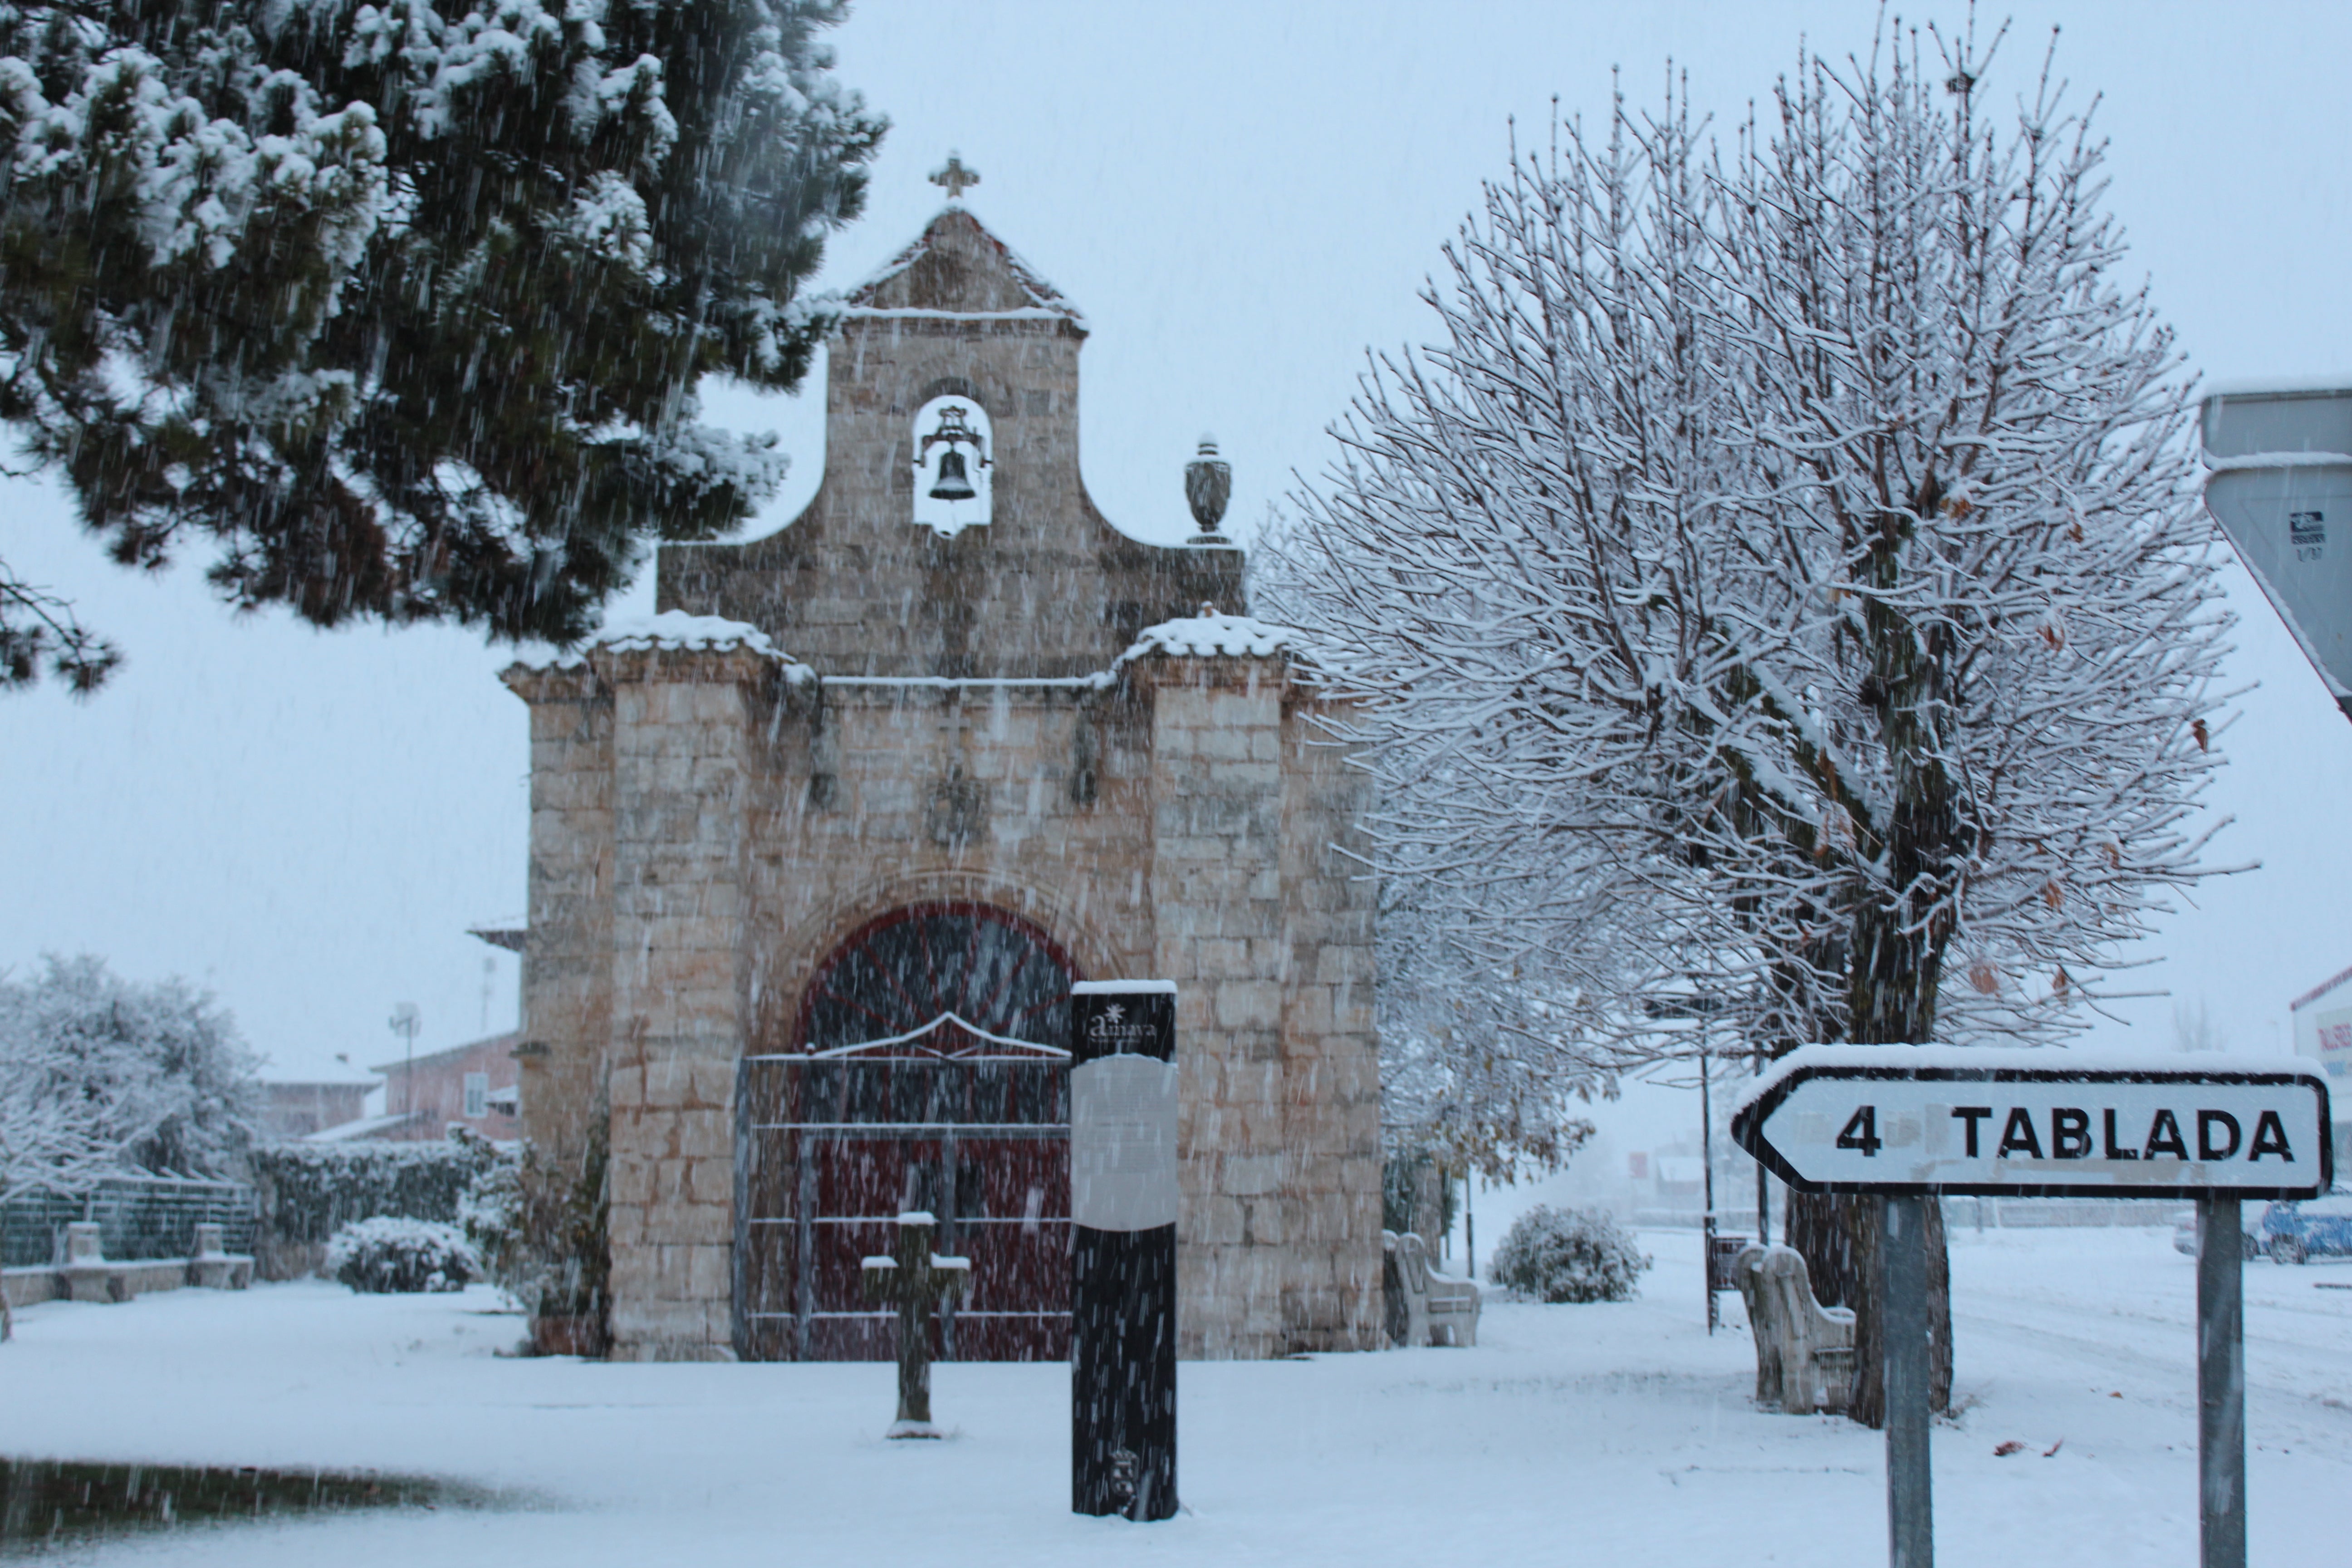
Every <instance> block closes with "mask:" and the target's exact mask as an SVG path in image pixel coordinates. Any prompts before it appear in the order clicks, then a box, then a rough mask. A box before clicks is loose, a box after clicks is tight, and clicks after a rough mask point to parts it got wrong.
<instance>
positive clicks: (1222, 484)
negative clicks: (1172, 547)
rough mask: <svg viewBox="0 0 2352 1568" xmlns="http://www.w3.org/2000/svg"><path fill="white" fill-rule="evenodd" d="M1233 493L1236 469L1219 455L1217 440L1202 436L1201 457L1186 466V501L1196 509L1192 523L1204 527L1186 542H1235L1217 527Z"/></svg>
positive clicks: (1224, 543) (1219, 543)
mask: <svg viewBox="0 0 2352 1568" xmlns="http://www.w3.org/2000/svg"><path fill="white" fill-rule="evenodd" d="M1233 494H1234V466H1233V465H1232V464H1231V463H1228V462H1226V461H1225V460H1224V459H1223V458H1220V457H1218V456H1217V441H1216V437H1213V436H1203V437H1201V451H1200V455H1199V456H1198V457H1196V458H1193V459H1192V461H1191V462H1189V463H1187V464H1185V465H1184V500H1185V503H1186V504H1187V505H1189V506H1190V507H1191V508H1192V521H1194V522H1196V523H1198V524H1200V526H1201V531H1200V532H1198V533H1196V534H1194V535H1193V536H1192V538H1191V539H1188V540H1186V541H1185V542H1186V543H1187V544H1216V545H1229V544H1231V543H1232V541H1230V540H1228V539H1227V538H1226V537H1225V536H1224V535H1223V534H1222V533H1219V532H1218V531H1217V524H1218V523H1219V522H1221V521H1223V520H1224V515H1225V503H1226V502H1227V501H1228V500H1232V499H1233Z"/></svg>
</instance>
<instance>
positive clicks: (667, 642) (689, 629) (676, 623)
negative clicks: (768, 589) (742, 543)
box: [515, 610, 816, 681]
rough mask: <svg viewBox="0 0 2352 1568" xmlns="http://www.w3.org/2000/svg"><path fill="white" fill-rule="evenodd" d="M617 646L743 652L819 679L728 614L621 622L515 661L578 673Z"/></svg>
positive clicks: (677, 613)
mask: <svg viewBox="0 0 2352 1568" xmlns="http://www.w3.org/2000/svg"><path fill="white" fill-rule="evenodd" d="M599 647H605V648H611V649H613V650H614V651H615V652H619V653H636V652H643V651H646V650H647V649H652V648H659V649H662V650H664V651H667V652H679V653H722V652H725V651H727V650H729V649H731V648H739V647H740V648H741V649H743V650H744V651H746V652H748V653H754V654H758V655H759V656H760V657H761V658H772V659H774V660H775V661H776V662H777V663H778V664H781V665H782V666H783V667H784V673H785V675H786V676H787V677H788V678H790V679H793V680H795V681H800V680H806V679H811V678H813V677H814V675H815V674H816V671H814V670H813V669H811V668H809V667H808V666H807V665H804V664H802V663H800V662H799V661H798V660H796V659H794V658H792V657H791V656H790V655H788V654H786V653H785V652H784V650H783V649H782V648H780V647H777V646H776V645H775V644H774V642H772V640H770V638H769V637H768V634H767V633H765V632H763V631H761V629H760V628H759V627H757V626H753V625H751V623H750V622H748V621H730V620H729V619H728V618H727V617H726V616H690V615H688V614H687V613H686V612H685V611H684V610H664V611H663V612H662V613H661V614H659V615H657V616H642V617H637V618H634V619H630V620H626V621H619V622H615V623H614V625H612V626H606V627H605V628H604V630H603V631H600V632H598V633H597V634H596V635H595V636H594V637H590V638H589V639H588V640H587V641H586V642H583V643H579V644H576V645H574V646H573V647H569V648H565V649H562V650H561V651H559V652H551V653H543V654H525V655H523V656H522V657H521V658H518V659H516V660H515V662H516V663H517V664H519V665H520V666H522V667H523V668H526V669H577V668H579V667H580V666H582V665H583V664H585V663H586V662H587V660H588V653H589V650H590V649H592V648H599Z"/></svg>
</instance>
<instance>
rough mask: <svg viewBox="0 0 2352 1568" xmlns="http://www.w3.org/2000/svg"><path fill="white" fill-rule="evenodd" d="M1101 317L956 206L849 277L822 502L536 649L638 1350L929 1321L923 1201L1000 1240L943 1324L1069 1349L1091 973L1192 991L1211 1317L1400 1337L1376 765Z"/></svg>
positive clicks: (618, 1268) (548, 925) (1181, 1274)
mask: <svg viewBox="0 0 2352 1568" xmlns="http://www.w3.org/2000/svg"><path fill="white" fill-rule="evenodd" d="M951 194H953V193H952V189H951ZM1086 338H1087V326H1086V323H1085V321H1084V319H1083V317H1082V316H1081V315H1080V314H1079V312H1078V311H1077V310H1076V308H1074V307H1073V306H1072V305H1071V304H1070V302H1069V301H1068V300H1066V299H1064V298H1063V296H1062V295H1061V294H1060V293H1059V292H1058V291H1057V290H1056V289H1054V287H1053V286H1052V285H1051V284H1049V283H1047V282H1046V281H1045V279H1043V278H1042V277H1040V276H1039V275H1038V274H1037V273H1036V272H1035V271H1034V270H1033V269H1032V268H1029V267H1027V266H1026V265H1024V263H1023V262H1022V261H1021V260H1020V258H1017V257H1016V256H1014V255H1013V253H1012V252H1011V251H1010V250H1008V249H1007V248H1006V247H1005V246H1004V245H1003V243H1002V242H1001V241H999V240H998V239H996V238H995V237H993V236H992V235H991V234H990V233H989V232H988V230H987V229H985V228H984V227H983V226H982V225H981V224H980V223H979V222H978V221H977V220H976V219H975V218H973V217H972V216H971V214H970V212H969V211H968V210H966V209H965V208H964V207H963V206H962V205H960V204H958V205H950V206H949V207H948V208H947V209H946V210H945V211H943V212H942V213H940V216H938V217H937V218H936V219H934V220H933V221H932V222H931V224H930V225H929V227H928V228H927V229H926V230H925V231H924V232H923V234H922V236H921V237H919V239H917V240H916V241H915V243H914V244H913V245H911V246H910V247H908V248H907V250H906V251H905V252H904V253H903V254H902V255H900V256H899V257H898V258H897V260H896V261H894V262H893V263H892V264H891V265H890V266H889V267H888V268H886V269H885V270H884V271H883V272H882V273H881V274H880V275H878V276H877V277H876V278H875V279H873V280H872V281H870V282H868V283H867V284H866V285H865V286H864V287H863V288H862V289H858V290H857V291H856V293H854V294H853V295H851V296H850V297H849V299H848V300H847V301H846V304H845V309H844V310H843V312H842V319H841V322H840V326H839V329H838V331H837V332H836V334H835V337H834V338H833V340H832V342H831V343H830V347H829V354H828V367H827V373H826V388H825V418H826V443H825V457H824V477H823V480H822V482H821V484H820V485H819V488H818V489H817V492H816V495H815V498H814V500H812V501H811V502H810V503H809V506H808V508H807V510H804V511H803V512H802V513H801V514H800V516H798V517H797V518H795V519H794V520H793V521H792V522H791V523H790V524H789V525H787V526H785V527H783V528H782V529H780V530H778V531H775V532H773V533H772V534H770V535H768V536H767V537H765V538H761V539H756V540H751V541H749V542H740V543H720V544H698V545H690V546H688V545H668V546H666V547H664V548H663V549H662V551H661V552H660V555H659V560H658V563H657V566H656V585H657V595H658V596H657V607H658V611H659V613H658V614H657V615H656V616H655V617H653V619H652V620H651V621H650V622H649V623H639V624H638V625H636V626H634V627H626V628H620V629H616V630H613V631H609V632H607V633H606V634H604V636H602V637H599V638H597V639H595V640H594V641H593V642H592V643H591V644H590V645H588V646H586V647H583V648H581V649H579V650H576V651H574V652H572V653H571V654H568V655H566V656H564V657H562V658H551V659H547V660H542V661H525V662H522V663H518V664H516V665H515V666H514V667H513V668H510V669H509V670H508V671H507V672H506V675H505V679H506V682H507V684H508V685H509V687H510V688H511V689H513V690H514V691H515V692H516V693H517V694H519V695H520V697H521V698H522V699H523V700H525V701H526V702H527V703H528V704H529V705H530V738H531V775H530V779H531V782H530V926H529V931H528V934H527V937H526V938H525V943H526V947H525V957H524V970H523V975H524V978H523V1025H522V1029H523V1034H522V1041H523V1043H522V1044H521V1045H520V1047H518V1049H517V1055H518V1058H519V1059H520V1064H521V1074H520V1115H521V1121H522V1129H523V1131H524V1133H525V1134H526V1135H527V1136H528V1137H530V1139H532V1140H533V1141H534V1142H536V1143H537V1144H538V1145H539V1146H540V1147H541V1148H542V1149H545V1150H548V1151H550V1152H553V1153H555V1154H557V1155H559V1156H562V1157H573V1156H576V1155H577V1153H578V1152H579V1151H580V1150H582V1149H583V1147H584V1145H585V1143H586V1142H587V1139H588V1133H589V1129H590V1128H591V1126H592V1124H593V1121H594V1120H595V1119H598V1118H608V1119H609V1121H607V1123H606V1125H607V1127H608V1129H609V1134H610V1145H609V1147H610V1158H611V1165H610V1194H611V1222H610V1226H611V1229H610V1241H611V1257H612V1281H611V1318H612V1325H611V1326H612V1331H613V1337H614V1354H615V1355H617V1356H621V1357H626V1358H633V1359H654V1358H664V1359H671V1358H705V1359H722V1358H725V1357H727V1356H730V1355H733V1356H738V1357H741V1358H745V1359H762V1360H777V1359H865V1358H881V1357H887V1356H888V1355H890V1354H892V1353H893V1341H892V1335H893V1328H892V1321H893V1320H892V1319H891V1318H890V1317H889V1315H888V1309H887V1307H877V1304H872V1303H868V1302H867V1301H866V1300H865V1299H864V1294H863V1291H862V1289H861V1288H860V1279H859V1274H860V1270H859V1259H860V1258H862V1257H864V1256H866V1255H868V1254H874V1253H887V1252H888V1251H889V1250H890V1247H891V1242H890V1237H891V1234H892V1232H891V1228H890V1227H891V1226H892V1224H893V1221H894V1217H895V1216H896V1215H898V1213H900V1212H901V1211H902V1210H907V1209H915V1208H920V1209H927V1210H929V1211H930V1212H932V1213H933V1214H934V1215H936V1216H937V1217H938V1219H939V1222H940V1242H939V1243H938V1246H939V1247H940V1251H942V1252H946V1253H955V1254H961V1255H962V1256H965V1257H967V1258H971V1261H972V1270H973V1272H972V1277H971V1285H970V1288H969V1289H967V1290H966V1291H965V1293H964V1294H963V1295H962V1296H961V1299H959V1300H955V1301H954V1302H953V1303H951V1304H950V1305H949V1306H947V1307H943V1308H942V1310H941V1311H940V1315H939V1321H938V1323H937V1325H936V1333H937V1337H938V1343H937V1352H938V1353H940V1354H944V1355H949V1356H954V1357H960V1358H963V1359H1057V1358H1060V1357H1062V1356H1064V1355H1066V1353H1067V1351H1068V1344H1069V1318H1068V1310H1069V1246H1070V1225H1069V1178H1068V1167H1069V1142H1068V1120H1069V1116H1068V1095H1067V1079H1068V1073H1067V1061H1068V1058H1067V1053H1066V1046H1067V1043H1068V1042H1067V1040H1066V1029H1067V1012H1068V1007H1069V1000H1068V998H1069V990H1070V986H1071V984H1073V983H1074V982H1076V981H1078V980H1089V979H1093V980H1118V979H1146V978H1150V979H1169V980H1173V981H1174V982H1175V983H1176V984H1177V985H1178V987H1179V988H1180V994H1179V1015H1178V1020H1179V1021H1178V1031H1179V1033H1178V1061H1179V1066H1180V1081H1181V1119H1180V1123H1179V1168H1180V1181H1181V1207H1180V1211H1179V1218H1178V1222H1177V1237H1178V1242H1177V1245H1178V1290H1179V1295H1178V1300H1179V1310H1178V1319H1179V1331H1180V1345H1181V1351H1182V1353H1184V1354H1186V1355H1190V1356H1272V1355H1280V1354H1285V1353H1289V1352H1297V1351H1338V1350H1370V1349H1374V1348H1377V1347H1378V1345H1379V1343H1380V1334H1381V1295H1380V1292H1381V1201H1380V1185H1381V1181H1380V1178H1381V1153H1380V1127H1379V1120H1380V1085H1379V1071H1378V1066H1377V1061H1376V1050H1375V1042H1374V1038H1373V1027H1372V962H1373V954H1372V937H1373V930H1372V927H1373V907H1372V902H1371V897H1370V889H1369V887H1368V885H1367V884H1366V883H1365V882H1364V881H1362V880H1360V879H1359V877H1358V876H1357V875H1356V873H1357V872H1358V871H1359V870H1360V866H1359V863H1358V862H1357V861H1355V860H1354V859H1352V858H1350V852H1351V849H1352V850H1354V851H1355V852H1360V849H1361V845H1360V843H1357V842H1356V837H1357V833H1358V829H1357V826H1356V822H1357V818H1358V816H1359V814H1360V811H1361V809H1362V807H1363V806H1364V805H1365V804H1366V799H1367V784H1366V783H1365V781H1364V778H1363V775H1362V774H1361V773H1360V771H1358V770H1356V769H1354V768H1352V767H1351V766H1350V765H1349V763H1348V762H1347V760H1346V758H1345V755H1344V753H1343V752H1341V751H1340V750H1339V749H1338V748H1336V747H1334V746H1333V745H1331V744H1329V743H1328V733H1327V732H1326V731H1324V730H1323V729H1322V728H1320V727H1319V726H1318V723H1317V718H1318V707H1319V706H1320V705H1321V704H1323V703H1325V702H1326V701H1328V699H1325V698H1322V697H1320V696H1318V692H1317V691H1316V689H1314V688H1313V687H1312V686H1311V685H1310V684H1308V683H1307V682H1305V681H1303V680H1302V679H1300V676H1301V674H1302V673H1303V671H1304V668H1305V663H1304V661H1305V659H1306V657H1307V656H1306V655H1305V653H1304V652H1303V651H1302V650H1301V649H1300V648H1299V647H1297V644H1296V639H1295V638H1293V637H1290V636H1289V635H1288V634H1286V633H1284V632H1282V631H1281V630H1280V629H1278V628H1275V627H1270V626H1264V625H1262V624H1260V623H1258V622H1255V621H1253V620H1251V619H1249V618H1248V605H1247V604H1246V603H1245V602H1244V591H1243V575H1242V564H1243V558H1242V553H1241V552H1240V551H1238V550H1237V549H1235V548H1234V547H1233V546H1232V545H1231V544H1230V543H1229V542H1227V541H1226V539H1225V538H1224V537H1223V534H1222V533H1220V532H1218V531H1217V528H1216V524H1215V521H1214V512H1215V510H1216V508H1218V507H1221V506H1222V491H1221V490H1220V491H1219V494H1218V496H1217V498H1216V500H1215V502H1214V503H1213V505H1212V506H1211V507H1209V508H1208V509H1207V516H1206V518H1205V520H1204V521H1202V523H1201V525H1200V526H1201V529H1202V531H1201V532H1200V534H1199V535H1198V536H1197V537H1195V538H1194V539H1193V540H1192V542H1191V543H1190V544H1188V545H1183V546H1176V547H1163V546H1157V545H1151V544H1147V543H1143V542H1139V541H1137V540H1136V539H1133V538H1130V537H1129V536H1128V535H1127V534H1125V533H1123V532H1121V531H1119V530H1118V529H1117V528H1115V527H1113V526H1112V525H1111V523H1110V522H1109V521H1107V520H1106V519H1105V518H1104V517H1103V516H1102V514H1101V513H1100V512H1099V511H1097V510H1096V508H1095V505H1094V503H1093V502H1092V501H1091V500H1088V499H1087V490H1086V485H1085V482H1084V479H1083V478H1082V477H1081V475H1080V473H1079V468H1078V352H1079V350H1080V348H1081V347H1082V346H1083V345H1084V343H1085V341H1086ZM1222 472H1223V470H1222V469H1220V468H1216V466H1215V465H1213V464H1196V465H1195V466H1194V468H1193V469H1192V470H1190V475H1191V477H1190V478H1189V479H1188V480H1187V483H1188V484H1190V485H1191V486H1192V487H1193V488H1194V489H1199V488H1201V487H1202V485H1203V483H1206V485H1207V487H1208V488H1210V489H1217V483H1216V481H1218V480H1220V479H1222ZM1176 479H1177V476H1175V475H1174V474H1172V473H1171V489H1172V488H1173V487H1174V484H1175V481H1176ZM1171 499H1172V498H1171ZM1198 515H1202V509H1200V508H1196V516H1198Z"/></svg>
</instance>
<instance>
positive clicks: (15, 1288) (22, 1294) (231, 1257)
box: [5, 1220, 253, 1307]
mask: <svg viewBox="0 0 2352 1568" xmlns="http://www.w3.org/2000/svg"><path fill="white" fill-rule="evenodd" d="M252 1283H253V1259H252V1258H249V1257H247V1256H246V1255H245V1254H243V1253H236V1252H224V1251H223V1250H222V1249H221V1227H220V1226H217V1225H199V1226H196V1251H195V1255H194V1257H192V1258H137V1259H132V1260H130V1261H124V1260H121V1259H119V1258H109V1257H107V1256H106V1255H105V1254H104V1253H103V1252H102V1251H101V1250H100V1242H99V1227H98V1226H97V1224H96V1223H95V1222H94V1221H89V1220H75V1221H74V1222H73V1223H71V1224H70V1225H68V1226H66V1260H65V1261H64V1262H63V1263H61V1264H56V1265H52V1266H49V1267H46V1268H43V1267H34V1268H11V1269H8V1270H6V1279H5V1287H6V1289H7V1291H8V1300H10V1301H11V1302H12V1303H14V1304H15V1305H16V1306H19V1307H30V1306H35V1305H37V1304H38V1303H40V1302H43V1301H128V1300H133V1299H134V1298H136V1297H139V1296H143V1295H146V1294H149V1293H150V1292H152V1291H156V1290H176V1289H180V1288H181V1287H182V1286H184V1285H196V1286H202V1287H204V1288H205V1289H214V1290H242V1289H245V1288H246V1287H247V1286H248V1285H250V1284H252Z"/></svg>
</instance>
